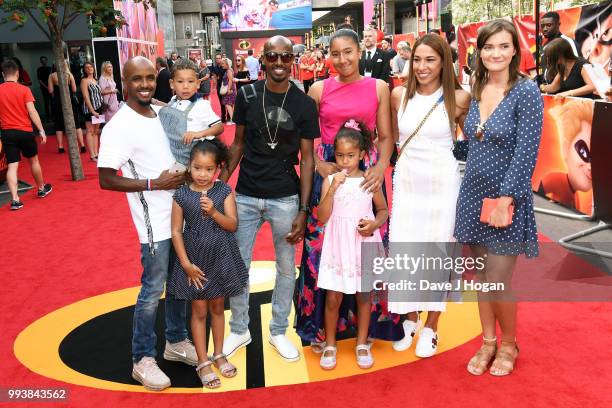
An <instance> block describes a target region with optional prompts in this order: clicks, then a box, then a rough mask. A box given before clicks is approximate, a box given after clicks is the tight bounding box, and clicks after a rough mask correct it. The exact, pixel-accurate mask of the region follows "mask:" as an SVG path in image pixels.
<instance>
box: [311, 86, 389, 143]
mask: <svg viewBox="0 0 612 408" xmlns="http://www.w3.org/2000/svg"><path fill="white" fill-rule="evenodd" d="M377 111H378V97H377V96H376V79H375V78H369V77H364V78H362V79H360V80H359V81H355V82H351V83H348V84H345V83H341V82H338V81H336V79H335V78H328V79H326V80H325V82H324V83H323V94H322V95H321V100H320V102H319V126H320V127H321V142H322V143H326V144H333V143H334V138H335V137H336V134H337V133H338V130H340V126H342V125H343V124H344V123H345V122H346V121H347V120H349V119H355V120H359V121H361V122H363V123H365V124H366V126H367V127H368V128H369V129H370V130H374V129H375V128H376V113H377Z"/></svg>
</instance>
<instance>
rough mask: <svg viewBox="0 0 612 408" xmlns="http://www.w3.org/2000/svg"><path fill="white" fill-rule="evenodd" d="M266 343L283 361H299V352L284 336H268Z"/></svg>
mask: <svg viewBox="0 0 612 408" xmlns="http://www.w3.org/2000/svg"><path fill="white" fill-rule="evenodd" d="M268 342H269V343H270V345H271V346H272V347H274V348H275V349H276V351H278V354H280V356H281V357H282V358H284V359H285V360H287V361H298V360H299V359H300V352H299V351H298V349H297V348H295V346H294V345H293V343H291V341H290V340H289V339H288V338H287V336H285V335H284V334H278V335H276V336H272V335H270V339H269V340H268Z"/></svg>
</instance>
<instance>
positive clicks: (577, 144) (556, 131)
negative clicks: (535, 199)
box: [531, 95, 594, 215]
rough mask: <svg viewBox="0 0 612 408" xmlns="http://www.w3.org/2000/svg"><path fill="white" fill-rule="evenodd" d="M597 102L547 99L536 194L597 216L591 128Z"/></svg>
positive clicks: (535, 177)
mask: <svg viewBox="0 0 612 408" xmlns="http://www.w3.org/2000/svg"><path fill="white" fill-rule="evenodd" d="M593 108H594V101H593V100H592V99H584V98H555V97H553V96H550V95H544V127H543V129H542V139H541V141H540V150H539V153H538V159H537V162H536V167H535V170H534V172H533V177H532V179H531V187H532V189H533V191H535V192H537V193H538V194H539V195H542V196H545V197H547V198H549V199H551V200H553V201H556V202H558V203H560V204H563V205H564V206H566V207H568V208H571V209H572V210H576V211H578V212H581V213H583V214H587V215H592V212H593V178H592V175H591V128H592V124H593Z"/></svg>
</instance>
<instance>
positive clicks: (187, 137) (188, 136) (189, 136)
mask: <svg viewBox="0 0 612 408" xmlns="http://www.w3.org/2000/svg"><path fill="white" fill-rule="evenodd" d="M198 136H199V135H198V133H197V132H185V134H184V135H183V143H185V144H186V145H188V144H191V142H193V139H196V138H198Z"/></svg>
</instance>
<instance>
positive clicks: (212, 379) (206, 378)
mask: <svg viewBox="0 0 612 408" xmlns="http://www.w3.org/2000/svg"><path fill="white" fill-rule="evenodd" d="M212 364H213V362H212V361H210V360H208V361H205V362H203V363H202V364H200V365H199V366H197V367H196V369H195V370H196V372H197V373H198V377H200V381H202V385H203V386H204V387H205V388H209V389H214V388H219V387H220V386H221V380H219V377H217V374H215V373H214V372H212V371H211V372H210V373H205V374H203V373H202V372H201V370H203V369H205V368H206V367H210V366H211V365H212Z"/></svg>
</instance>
